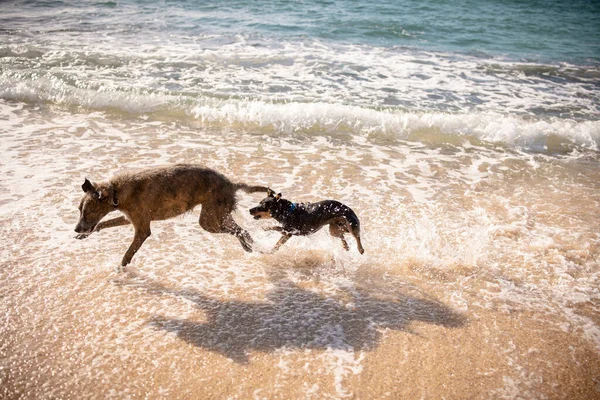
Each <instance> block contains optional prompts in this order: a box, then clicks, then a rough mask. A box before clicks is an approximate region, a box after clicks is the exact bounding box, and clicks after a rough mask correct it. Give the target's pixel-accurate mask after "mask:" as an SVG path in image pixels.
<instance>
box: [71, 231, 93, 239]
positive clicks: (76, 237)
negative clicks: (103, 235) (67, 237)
mask: <svg viewBox="0 0 600 400" xmlns="http://www.w3.org/2000/svg"><path fill="white" fill-rule="evenodd" d="M90 234H91V232H90V233H80V234H79V235H77V236H75V239H79V240H81V239H85V238H86V237H88V236H90Z"/></svg>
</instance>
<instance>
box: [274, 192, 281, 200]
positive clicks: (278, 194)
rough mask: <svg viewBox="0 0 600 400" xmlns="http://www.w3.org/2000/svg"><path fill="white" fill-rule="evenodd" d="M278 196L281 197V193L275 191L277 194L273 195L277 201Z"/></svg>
mask: <svg viewBox="0 0 600 400" xmlns="http://www.w3.org/2000/svg"><path fill="white" fill-rule="evenodd" d="M280 198H281V193H277V196H275V200H277V201H279V199H280Z"/></svg>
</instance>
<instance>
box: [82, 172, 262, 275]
mask: <svg viewBox="0 0 600 400" xmlns="http://www.w3.org/2000/svg"><path fill="white" fill-rule="evenodd" d="M82 189H83V191H84V192H85V195H84V196H83V198H82V199H81V202H80V203H79V222H78V223H77V226H76V227H75V232H77V233H79V235H77V238H78V239H83V238H86V237H87V236H89V235H90V234H91V233H92V232H97V231H99V230H101V229H106V228H110V227H113V226H120V225H127V224H133V227H134V229H135V236H134V238H133V242H132V243H131V245H130V246H129V249H128V250H127V252H126V253H125V255H124V256H123V260H122V261H121V265H123V266H125V265H127V264H128V263H129V262H130V261H131V258H132V257H133V255H134V254H135V253H136V252H137V251H138V249H139V248H140V247H141V246H142V244H143V243H144V241H145V240H146V239H147V238H148V237H149V236H150V222H151V221H157V220H163V219H167V218H172V217H175V216H177V215H180V214H183V213H185V212H188V211H191V210H192V209H193V208H194V207H195V206H197V205H199V204H201V205H202V211H201V212H200V226H201V227H202V228H204V229H205V230H207V231H208V232H211V233H229V234H231V235H234V236H235V237H237V238H238V240H239V241H240V243H241V244H242V247H243V248H244V250H246V251H248V252H250V251H252V238H251V237H250V235H249V234H248V232H246V231H245V230H244V229H242V228H241V227H240V226H239V225H238V224H237V223H236V222H235V221H234V220H233V218H232V216H231V212H232V211H233V209H234V208H235V205H236V192H237V191H238V190H243V191H245V192H247V193H254V192H267V188H266V187H264V186H248V185H246V184H244V183H233V182H231V181H230V180H229V179H227V178H226V177H225V176H223V175H221V174H220V173H218V172H216V171H213V170H211V169H208V168H204V167H202V166H199V165H191V164H177V165H172V166H166V167H156V168H150V169H147V170H144V171H141V172H136V173H123V174H120V175H117V176H115V177H114V178H112V179H111V180H109V181H107V182H102V183H97V184H96V183H92V182H90V181H88V180H87V179H86V180H85V182H84V184H83V185H82ZM117 210H118V211H121V212H122V213H123V214H125V215H124V216H120V217H117V218H113V219H110V220H108V221H102V222H100V220H101V219H102V218H104V216H105V215H107V214H108V213H110V212H112V211H117Z"/></svg>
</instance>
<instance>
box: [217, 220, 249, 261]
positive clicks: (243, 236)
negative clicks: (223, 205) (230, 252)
mask: <svg viewBox="0 0 600 400" xmlns="http://www.w3.org/2000/svg"><path fill="white" fill-rule="evenodd" d="M222 227H223V231H224V232H225V233H229V234H231V235H234V236H235V237H236V238H238V240H239V241H240V243H241V245H242V247H243V248H244V250H246V251H247V252H248V253H252V243H254V240H252V237H251V236H250V234H249V233H248V232H247V231H246V230H244V229H242V227H241V226H239V225H238V224H237V223H236V222H235V221H234V220H233V217H232V216H231V214H227V215H226V216H225V219H224V220H223V225H222Z"/></svg>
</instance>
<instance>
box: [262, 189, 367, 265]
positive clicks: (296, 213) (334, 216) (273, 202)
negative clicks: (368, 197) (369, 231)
mask: <svg viewBox="0 0 600 400" xmlns="http://www.w3.org/2000/svg"><path fill="white" fill-rule="evenodd" d="M250 214H251V215H252V216H253V217H254V219H261V218H274V219H275V220H277V222H279V223H281V226H275V227H273V228H270V230H274V231H278V232H281V235H282V236H281V239H279V241H278V242H277V244H276V245H275V247H274V248H273V251H276V250H277V249H279V247H281V245H283V244H284V243H285V242H287V241H288V239H289V238H291V237H292V236H294V235H310V234H311V233H315V232H316V231H318V230H319V229H321V228H322V227H324V226H325V225H329V233H330V234H331V236H333V237H337V238H340V239H341V240H342V245H343V246H344V249H346V250H349V247H348V243H347V242H346V240H345V239H344V233H350V234H352V236H354V238H355V239H356V244H357V245H358V251H359V252H360V254H363V253H364V252H365V250H364V249H363V247H362V244H361V243H360V222H359V221H358V217H357V216H356V214H355V213H354V211H352V209H351V208H350V207H348V206H346V205H344V204H342V203H340V202H339V201H335V200H324V201H319V202H316V203H300V204H298V203H292V202H291V201H289V200H286V199H283V198H281V193H279V194H277V195H276V194H275V192H273V191H272V190H271V189H269V191H268V192H267V197H266V198H264V199H263V200H262V201H261V202H260V204H259V205H258V206H257V207H254V208H252V209H250Z"/></svg>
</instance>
